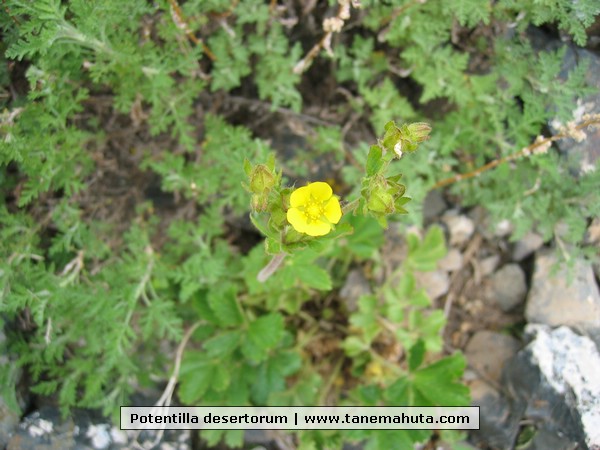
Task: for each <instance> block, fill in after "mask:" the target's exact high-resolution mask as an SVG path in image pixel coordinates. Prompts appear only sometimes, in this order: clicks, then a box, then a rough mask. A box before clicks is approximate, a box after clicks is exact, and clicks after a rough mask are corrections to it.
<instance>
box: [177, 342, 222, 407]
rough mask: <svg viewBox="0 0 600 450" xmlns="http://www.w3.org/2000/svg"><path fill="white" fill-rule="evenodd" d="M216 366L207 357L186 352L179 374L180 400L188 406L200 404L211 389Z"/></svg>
mask: <svg viewBox="0 0 600 450" xmlns="http://www.w3.org/2000/svg"><path fill="white" fill-rule="evenodd" d="M214 373H215V371H214V366H213V363H212V362H211V360H209V359H208V358H207V357H206V355H204V354H202V353H198V352H186V353H185V356H184V358H183V362H182V364H181V371H180V374H179V398H180V399H181V401H182V402H183V403H185V404H188V405H193V404H195V403H198V402H199V401H200V400H201V399H202V397H203V395H204V394H205V392H206V391H207V390H208V388H209V387H210V385H211V383H212V380H213V376H214Z"/></svg>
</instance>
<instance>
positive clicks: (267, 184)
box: [250, 164, 276, 194]
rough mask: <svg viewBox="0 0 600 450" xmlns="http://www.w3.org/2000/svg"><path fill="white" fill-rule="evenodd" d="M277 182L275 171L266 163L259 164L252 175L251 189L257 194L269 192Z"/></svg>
mask: <svg viewBox="0 0 600 450" xmlns="http://www.w3.org/2000/svg"><path fill="white" fill-rule="evenodd" d="M275 183H276V177H275V175H274V174H273V172H272V171H271V170H270V169H269V168H268V167H267V166H265V165H264V164H258V165H256V166H255V167H254V169H253V170H252V174H251V175H250V190H251V191H252V192H253V193H255V194H263V193H268V192H269V191H270V190H271V189H273V187H274V186H275Z"/></svg>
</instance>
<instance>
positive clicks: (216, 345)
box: [204, 330, 242, 358]
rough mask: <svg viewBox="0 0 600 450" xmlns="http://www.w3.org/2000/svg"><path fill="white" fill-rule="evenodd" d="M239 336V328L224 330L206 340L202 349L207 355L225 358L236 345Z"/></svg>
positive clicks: (240, 334) (238, 341)
mask: <svg viewBox="0 0 600 450" xmlns="http://www.w3.org/2000/svg"><path fill="white" fill-rule="evenodd" d="M241 337H242V332H241V331H240V330H235V331H225V332H223V333H220V334H217V335H216V336H213V337H212V338H210V339H209V340H207V341H206V342H205V343H204V349H205V350H206V353H207V355H208V356H209V357H218V356H221V357H222V358H225V357H226V356H228V355H229V354H230V353H231V352H233V351H234V350H235V349H236V348H237V347H238V345H239V343H240V339H241Z"/></svg>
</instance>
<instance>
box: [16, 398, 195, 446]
mask: <svg viewBox="0 0 600 450" xmlns="http://www.w3.org/2000/svg"><path fill="white" fill-rule="evenodd" d="M156 433H157V431H155V430H147V431H146V430H145V431H142V432H141V433H139V434H137V432H136V431H122V430H120V429H119V427H118V426H115V425H113V424H111V423H110V422H109V421H108V420H107V419H106V418H104V417H102V416H101V415H100V414H99V413H97V412H96V411H91V410H83V409H77V410H73V411H72V413H71V417H70V418H68V419H66V420H63V419H62V418H61V415H60V412H59V410H58V408H55V407H53V406H45V407H42V408H40V410H39V411H35V412H33V413H31V414H29V415H28V416H27V417H25V419H23V421H22V422H21V424H20V425H19V427H18V430H17V432H16V433H15V434H14V435H13V436H12V438H11V440H10V441H9V443H8V446H7V447H6V448H7V450H70V449H73V450H126V449H131V448H151V447H150V445H149V444H150V443H151V442H153V441H154V438H155V437H156ZM152 448H156V449H162V450H169V449H172V450H189V449H191V434H190V431H189V430H165V432H164V434H163V437H162V439H161V440H160V441H159V443H158V445H157V446H155V447H152Z"/></svg>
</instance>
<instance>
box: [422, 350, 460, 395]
mask: <svg viewBox="0 0 600 450" xmlns="http://www.w3.org/2000/svg"><path fill="white" fill-rule="evenodd" d="M465 367H466V361H465V358H464V356H463V355H462V354H460V353H455V354H454V355H452V356H448V357H446V358H444V359H441V360H439V361H436V362H434V363H433V364H430V365H429V366H426V367H424V368H422V369H419V370H417V371H416V372H414V378H413V380H414V381H413V384H414V386H415V388H416V389H417V390H419V391H420V392H421V393H422V395H423V396H424V397H425V398H427V399H428V400H429V401H430V402H431V404H434V405H441V406H466V405H468V404H469V389H468V388H467V387H466V386H465V385H463V384H460V383H458V382H457V381H456V380H458V379H460V377H461V376H462V374H463V371H464V369H465Z"/></svg>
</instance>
